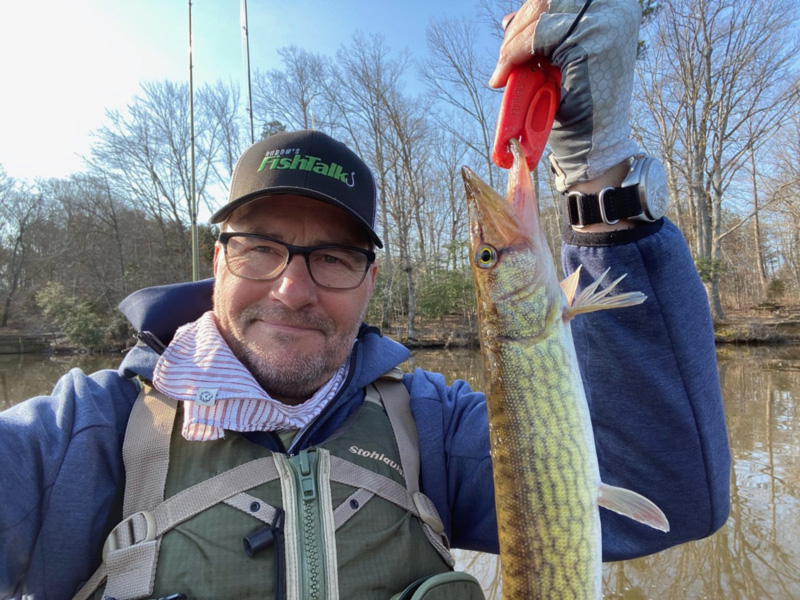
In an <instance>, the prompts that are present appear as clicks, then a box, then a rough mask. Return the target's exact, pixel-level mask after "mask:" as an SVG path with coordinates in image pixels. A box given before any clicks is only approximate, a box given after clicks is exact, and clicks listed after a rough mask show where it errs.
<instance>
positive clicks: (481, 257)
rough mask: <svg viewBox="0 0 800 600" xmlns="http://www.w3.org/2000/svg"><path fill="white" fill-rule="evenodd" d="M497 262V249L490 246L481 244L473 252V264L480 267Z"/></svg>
mask: <svg viewBox="0 0 800 600" xmlns="http://www.w3.org/2000/svg"><path fill="white" fill-rule="evenodd" d="M496 262H497V250H495V249H494V248H492V247H491V246H481V247H480V248H478V251H477V252H476V253H475V264H476V265H478V267H480V268H481V269H489V268H491V267H493V266H494V265H495V263H496Z"/></svg>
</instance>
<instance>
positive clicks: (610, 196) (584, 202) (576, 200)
mask: <svg viewBox="0 0 800 600" xmlns="http://www.w3.org/2000/svg"><path fill="white" fill-rule="evenodd" d="M640 214H642V203H641V201H640V200H639V193H638V189H637V186H635V185H630V186H627V187H623V188H606V189H604V190H603V191H601V192H600V193H599V194H581V193H580V192H568V193H567V216H568V218H569V222H570V225H574V226H576V227H583V226H584V225H591V224H593V223H607V224H609V225H613V224H614V223H616V222H617V221H619V220H620V219H627V218H629V217H635V216H638V215H640Z"/></svg>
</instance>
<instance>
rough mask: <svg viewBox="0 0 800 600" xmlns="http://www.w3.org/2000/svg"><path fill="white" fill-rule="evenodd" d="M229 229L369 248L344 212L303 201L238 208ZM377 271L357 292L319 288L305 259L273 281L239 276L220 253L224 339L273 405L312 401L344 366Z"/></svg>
mask: <svg viewBox="0 0 800 600" xmlns="http://www.w3.org/2000/svg"><path fill="white" fill-rule="evenodd" d="M226 231H231V232H243V233H258V234H262V235H268V236H270V237H272V238H275V239H278V240H281V241H283V242H286V243H288V244H294V245H297V246H316V245H321V244H337V245H344V246H357V247H362V248H367V247H368V244H367V242H366V238H365V235H364V234H363V233H362V230H361V229H360V228H359V226H358V225H357V223H356V221H355V220H354V219H353V218H352V217H350V216H349V215H348V214H347V213H345V212H344V211H343V210H341V209H339V208H336V207H335V206H332V205H330V204H326V203H324V202H320V201H317V200H312V199H311V198H306V197H302V196H272V197H269V198H265V199H264V200H255V201H253V202H250V203H248V204H246V205H244V206H243V207H241V208H239V209H238V210H236V211H235V212H234V213H233V214H232V215H231V216H230V217H229V218H228V220H227V222H226ZM375 273H376V267H375V265H374V264H373V265H371V266H370V268H369V271H368V273H367V276H366V278H365V279H364V281H363V282H362V283H361V285H359V286H358V287H357V288H355V289H352V290H336V289H328V288H322V287H319V286H317V285H316V284H315V283H314V282H313V281H312V279H311V276H310V275H309V273H308V268H307V266H306V262H305V260H304V258H303V257H302V256H293V257H292V260H291V261H290V262H289V265H288V266H287V267H286V270H285V271H284V272H283V273H282V274H281V275H280V276H279V277H277V278H276V279H274V280H272V281H251V280H247V279H241V278H239V277H236V276H235V275H233V274H232V273H231V272H230V271H229V270H228V267H227V265H226V264H225V256H224V250H223V249H222V247H221V245H220V244H219V243H217V246H216V248H215V252H214V276H215V278H216V282H215V285H214V314H215V315H216V317H217V323H218V326H219V330H220V333H221V334H222V336H223V337H224V338H225V341H226V342H227V343H228V346H230V348H231V350H233V353H234V354H235V355H236V356H237V357H238V358H239V360H241V361H242V364H244V365H245V366H246V367H247V368H248V369H249V370H250V371H251V373H252V374H253V376H254V377H255V378H256V380H257V381H258V382H259V383H260V384H261V386H262V387H263V388H264V389H265V390H266V391H267V392H268V393H269V394H270V395H271V396H272V397H274V398H275V399H277V400H281V401H282V402H285V403H287V404H298V403H300V402H303V401H304V400H307V399H308V398H310V397H311V396H312V395H313V394H314V392H315V391H316V390H317V389H319V387H320V386H322V385H323V384H324V383H325V382H326V381H327V380H328V379H330V378H331V377H332V376H333V374H334V373H335V372H336V370H337V369H338V368H339V367H340V366H341V364H342V363H343V362H344V360H345V359H346V358H347V356H348V354H349V353H350V350H351V348H352V345H353V339H354V338H355V335H356V333H357V332H358V328H359V326H360V324H361V321H362V320H363V318H364V313H365V312H366V309H367V303H368V302H369V299H370V296H371V295H372V290H373V287H374V285H375Z"/></svg>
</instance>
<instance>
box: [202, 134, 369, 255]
mask: <svg viewBox="0 0 800 600" xmlns="http://www.w3.org/2000/svg"><path fill="white" fill-rule="evenodd" d="M279 194H280V195H284V194H289V195H298V196H308V197H309V198H314V199H316V200H321V201H322V202H327V203H328V204H333V205H334V206H338V207H339V208H341V209H342V210H344V211H345V212H347V213H349V214H350V215H352V216H353V217H355V219H356V220H357V221H358V222H359V223H360V224H361V225H362V226H363V227H364V229H365V230H366V232H367V234H368V235H369V238H370V240H371V241H372V242H373V243H374V244H375V245H376V246H377V247H378V248H383V242H381V239H380V238H379V237H378V234H376V233H375V222H376V215H377V188H376V187H375V178H374V177H373V176H372V171H370V169H369V167H368V166H367V165H366V164H365V163H364V161H363V160H361V158H359V156H358V155H357V154H356V153H355V152H353V151H352V150H350V148H348V147H347V146H345V145H344V144H343V143H341V142H339V141H336V140H335V139H333V138H332V137H330V136H329V135H326V134H324V133H322V132H321V131H315V130H310V129H304V130H302V131H291V132H284V133H278V134H275V135H271V136H270V137H268V138H265V139H263V140H261V141H259V142H256V143H255V144H253V145H252V146H250V147H249V148H248V149H247V150H245V151H244V154H242V156H241V157H240V158H239V161H238V162H237V163H236V168H234V170H233V177H232V178H231V192H230V195H229V198H228V203H227V204H226V205H225V206H223V207H222V208H221V209H219V210H218V211H217V212H215V213H214V214H213V215H212V216H211V219H210V222H211V223H221V222H222V221H224V220H225V219H227V218H228V216H229V215H230V214H231V213H232V212H233V211H234V210H236V209H237V208H239V207H240V206H242V205H244V204H247V203H248V202H252V201H253V200H258V199H260V198H264V197H265V196H275V195H279Z"/></svg>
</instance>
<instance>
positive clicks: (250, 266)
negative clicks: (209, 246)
mask: <svg viewBox="0 0 800 600" xmlns="http://www.w3.org/2000/svg"><path fill="white" fill-rule="evenodd" d="M219 242H220V244H222V247H223V248H224V249H225V264H227V265H228V269H229V270H230V272H231V273H233V274H234V275H236V276H237V277H241V278H242V279H252V280H255V281H271V280H273V279H276V278H277V277H280V275H281V274H282V273H283V272H284V271H285V270H286V267H287V266H288V265H289V261H291V260H292V257H293V256H294V255H295V254H299V255H301V256H303V257H304V258H305V259H306V266H307V267H308V273H309V275H311V279H312V280H313V281H314V283H316V284H317V285H318V286H320V287H324V288H333V289H337V290H352V289H354V288H357V287H358V286H359V285H361V282H362V281H364V278H365V277H366V276H367V270H368V269H369V266H370V265H371V264H372V263H373V262H375V253H374V252H373V251H372V250H365V249H364V248H354V247H351V246H293V245H292V244H286V243H284V242H281V241H279V240H276V239H273V238H271V237H267V236H266V235H258V234H255V233H232V232H225V233H221V234H220V235H219Z"/></svg>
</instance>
